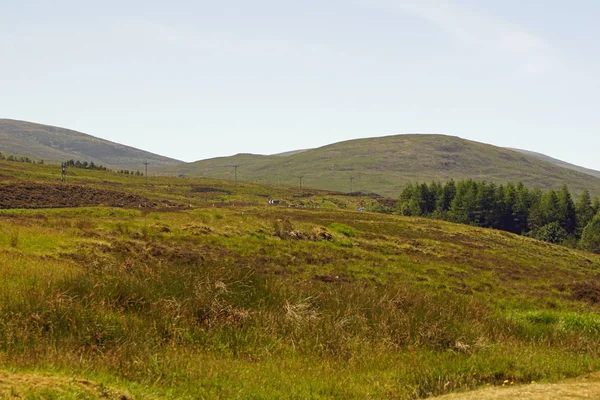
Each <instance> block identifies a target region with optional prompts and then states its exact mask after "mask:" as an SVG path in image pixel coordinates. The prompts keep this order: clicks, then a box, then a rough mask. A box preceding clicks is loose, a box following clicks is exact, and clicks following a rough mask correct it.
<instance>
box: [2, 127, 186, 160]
mask: <svg viewBox="0 0 600 400" xmlns="http://www.w3.org/2000/svg"><path fill="white" fill-rule="evenodd" d="M0 152H3V153H5V154H15V155H21V156H28V157H30V158H34V159H43V160H53V161H64V160H70V159H75V160H81V161H88V162H94V163H96V164H102V165H105V166H107V167H110V168H116V169H130V170H142V169H143V164H142V163H143V162H144V161H148V162H150V167H152V168H154V169H158V168H163V167H167V166H172V165H177V164H180V163H181V162H180V161H177V160H173V159H171V158H167V157H163V156H159V155H157V154H152V153H149V152H146V151H143V150H139V149H136V148H133V147H129V146H124V145H121V144H118V143H113V142H110V141H108V140H103V139H99V138H96V137H93V136H90V135H86V134H85V133H80V132H76V131H72V130H69V129H64V128H57V127H53V126H47V125H41V124H34V123H31V122H24V121H15V120H10V119H0Z"/></svg>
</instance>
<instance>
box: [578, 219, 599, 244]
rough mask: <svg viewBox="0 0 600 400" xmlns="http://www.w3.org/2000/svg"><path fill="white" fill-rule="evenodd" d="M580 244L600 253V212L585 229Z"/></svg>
mask: <svg viewBox="0 0 600 400" xmlns="http://www.w3.org/2000/svg"><path fill="white" fill-rule="evenodd" d="M579 245H580V246H581V248H582V249H584V250H587V251H593V252H595V253H600V214H596V216H595V217H594V218H592V220H591V221H590V223H589V224H587V226H586V227H585V229H584V230H583V234H582V235H581V241H580V242H579Z"/></svg>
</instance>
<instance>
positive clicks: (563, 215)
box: [557, 185, 577, 235]
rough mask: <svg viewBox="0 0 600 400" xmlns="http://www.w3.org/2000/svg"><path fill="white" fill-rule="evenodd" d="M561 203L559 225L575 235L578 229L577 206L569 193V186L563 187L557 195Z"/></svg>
mask: <svg viewBox="0 0 600 400" xmlns="http://www.w3.org/2000/svg"><path fill="white" fill-rule="evenodd" d="M557 196H558V203H559V221H558V222H559V223H560V226H562V227H563V229H564V230H565V231H567V233H568V234H569V235H571V234H574V233H575V228H576V227H577V215H576V212H575V204H574V203H573V198H572V197H571V193H570V192H569V188H567V185H563V187H562V189H561V190H560V191H559V192H558V193H557Z"/></svg>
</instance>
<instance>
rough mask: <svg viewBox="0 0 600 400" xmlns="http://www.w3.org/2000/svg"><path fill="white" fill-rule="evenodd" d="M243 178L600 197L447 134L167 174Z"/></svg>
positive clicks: (395, 189)
mask: <svg viewBox="0 0 600 400" xmlns="http://www.w3.org/2000/svg"><path fill="white" fill-rule="evenodd" d="M233 165H240V168H239V170H238V178H239V179H243V180H249V181H256V182H264V183H274V184H280V183H282V184H283V183H285V184H289V185H299V181H300V180H299V176H303V180H302V181H303V184H304V185H306V186H308V187H312V188H319V189H328V190H338V191H343V192H348V191H350V178H351V177H354V180H353V188H352V189H353V190H354V191H362V192H375V193H379V194H382V195H386V196H391V197H396V196H398V194H399V193H400V190H401V188H402V186H403V185H404V184H405V183H407V182H409V181H412V182H415V181H431V180H441V181H446V180H448V179H451V178H453V179H468V178H472V179H474V180H487V181H492V182H496V183H506V182H518V181H522V182H523V183H524V184H525V185H527V186H530V187H533V186H540V187H542V188H560V187H561V186H562V185H564V184H567V185H568V186H569V187H570V188H571V189H572V190H573V191H574V192H580V191H581V190H582V189H583V188H585V187H587V188H589V190H590V191H591V192H592V193H594V194H600V179H599V178H597V177H593V176H590V175H588V174H585V173H582V172H580V171H574V170H572V169H567V168H563V167H560V166H557V165H554V164H552V163H549V162H546V161H543V160H539V159H537V158H535V157H531V156H528V155H525V154H521V153H518V152H515V151H512V150H508V149H504V148H500V147H496V146H491V145H488V144H483V143H478V142H473V141H469V140H464V139H460V138H457V137H451V136H444V135H396V136H386V137H380V138H371V139H359V140H351V141H346V142H340V143H335V144H332V145H329V146H325V147H321V148H318V149H311V150H306V151H302V152H299V153H296V152H291V155H288V156H281V155H273V156H260V155H251V154H240V155H236V156H233V157H221V158H214V159H208V160H202V161H197V162H194V163H190V164H182V165H179V166H176V167H172V168H169V169H167V170H166V171H168V172H170V173H173V174H186V175H191V176H203V177H211V178H220V179H233V174H234V169H233V167H232V166H233Z"/></svg>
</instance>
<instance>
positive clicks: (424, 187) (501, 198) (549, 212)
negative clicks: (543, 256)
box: [398, 179, 600, 250]
mask: <svg viewBox="0 0 600 400" xmlns="http://www.w3.org/2000/svg"><path fill="white" fill-rule="evenodd" d="M599 211H600V200H598V198H596V199H595V200H594V201H592V199H591V197H590V193H589V191H588V190H584V191H583V193H581V195H580V196H579V198H578V199H577V201H576V202H575V201H574V200H573V197H572V196H571V193H570V192H569V189H568V188H567V186H563V188H562V189H560V190H548V191H542V190H541V189H539V188H536V189H528V188H526V187H525V186H524V185H523V184H522V183H519V184H516V185H515V184H512V183H509V184H506V185H495V184H494V183H487V182H476V181H473V180H470V179H469V180H464V181H458V182H455V181H453V180H451V181H449V182H447V183H445V184H442V183H439V182H432V183H430V184H426V183H416V184H412V183H411V184H408V185H407V186H406V187H405V188H404V189H403V190H402V193H401V194H400V199H399V202H398V213H400V214H402V215H408V216H421V217H432V218H440V219H444V220H447V221H451V222H457V223H462V224H469V225H475V226H480V227H485V228H494V229H500V230H504V231H508V232H513V233H517V234H520V235H527V236H531V237H535V238H537V239H540V240H544V241H548V242H552V243H564V244H570V245H573V246H575V245H577V243H578V242H579V241H580V240H581V239H582V237H584V236H586V235H584V234H585V233H586V232H585V231H586V228H587V227H590V229H588V234H587V236H586V237H585V238H584V239H585V240H581V243H580V244H583V242H585V241H586V240H588V239H589V237H590V235H591V233H590V232H591V230H594V229H593V228H591V226H592V225H594V224H593V223H592V222H594V221H595V220H598V223H597V225H598V231H599V236H600V216H597V215H598V212H599ZM595 216H597V217H596V218H595ZM594 226H595V225H594ZM584 247H590V246H584ZM599 250H600V246H599Z"/></svg>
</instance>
